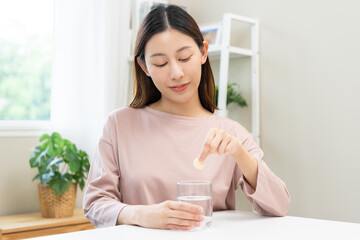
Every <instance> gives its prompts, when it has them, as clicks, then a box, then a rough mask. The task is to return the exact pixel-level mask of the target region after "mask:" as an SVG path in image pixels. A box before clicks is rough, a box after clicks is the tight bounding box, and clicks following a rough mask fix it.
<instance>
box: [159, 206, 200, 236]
mask: <svg viewBox="0 0 360 240" xmlns="http://www.w3.org/2000/svg"><path fill="white" fill-rule="evenodd" d="M165 206H167V207H168V209H169V210H168V211H166V213H167V214H166V215H167V216H166V218H167V220H166V223H167V228H171V229H181V230H188V229H190V228H192V227H198V226H200V223H201V221H203V220H204V219H205V218H204V216H202V215H201V214H200V213H201V212H202V210H203V209H202V208H201V207H199V206H197V205H193V204H191V203H187V202H175V201H167V202H165Z"/></svg>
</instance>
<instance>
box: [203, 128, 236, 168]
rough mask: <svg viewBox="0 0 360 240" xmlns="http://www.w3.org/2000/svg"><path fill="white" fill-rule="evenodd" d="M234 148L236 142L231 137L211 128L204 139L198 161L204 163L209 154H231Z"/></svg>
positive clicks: (222, 131)
mask: <svg viewBox="0 0 360 240" xmlns="http://www.w3.org/2000/svg"><path fill="white" fill-rule="evenodd" d="M234 148H236V140H235V138H234V137H233V136H231V135H230V134H228V133H227V132H226V131H224V130H221V129H215V128H212V129H210V130H209V132H208V135H207V137H206V139H205V142H204V145H203V148H202V150H201V153H200V156H199V161H200V162H202V161H204V160H205V158H206V157H207V156H208V155H210V154H211V153H218V154H226V153H232V152H233V151H234Z"/></svg>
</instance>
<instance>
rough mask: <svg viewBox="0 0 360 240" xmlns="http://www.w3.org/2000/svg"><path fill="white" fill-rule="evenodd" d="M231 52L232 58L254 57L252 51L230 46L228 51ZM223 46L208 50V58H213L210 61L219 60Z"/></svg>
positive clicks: (211, 47) (212, 47)
mask: <svg viewBox="0 0 360 240" xmlns="http://www.w3.org/2000/svg"><path fill="white" fill-rule="evenodd" d="M226 50H227V51H228V52H229V57H230V58H244V57H251V56H253V54H254V52H253V51H252V50H251V49H246V48H239V47H233V46H229V47H227V49H226ZM221 51H222V49H221V46H210V47H209V50H208V56H209V57H210V58H211V59H210V60H214V59H215V60H218V59H220V55H221Z"/></svg>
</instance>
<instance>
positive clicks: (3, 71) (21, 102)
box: [0, 35, 52, 120]
mask: <svg viewBox="0 0 360 240" xmlns="http://www.w3.org/2000/svg"><path fill="white" fill-rule="evenodd" d="M51 57H52V39H51V38H50V37H45V36H38V35H30V36H28V37H26V38H19V40H17V41H14V40H11V39H5V38H1V37H0V120H49V119H50V90H51V64H52V59H51Z"/></svg>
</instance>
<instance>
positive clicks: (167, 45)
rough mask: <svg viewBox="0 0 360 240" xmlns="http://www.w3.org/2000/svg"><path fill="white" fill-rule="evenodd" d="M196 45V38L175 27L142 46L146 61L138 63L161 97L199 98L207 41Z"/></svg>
mask: <svg viewBox="0 0 360 240" xmlns="http://www.w3.org/2000/svg"><path fill="white" fill-rule="evenodd" d="M204 46H205V47H204V48H203V49H201V50H200V49H199V47H198V46H197V44H196V43H195V41H194V40H193V39H192V38H191V37H189V36H188V35H186V34H183V33H181V32H179V31H177V30H173V29H170V30H166V31H165V32H161V33H158V34H155V35H154V36H153V37H151V38H150V40H149V41H148V42H147V43H146V46H145V64H141V62H140V60H139V58H138V63H139V64H140V66H141V67H142V69H143V70H144V72H145V73H146V75H148V76H149V77H151V79H152V80H153V82H154V84H155V86H156V88H157V89H158V90H159V91H160V92H161V100H160V101H170V102H171V103H187V102H193V101H199V96H198V87H199V84H200V79H201V65H202V64H203V63H205V62H206V58H207V49H208V44H207V42H204Z"/></svg>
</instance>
